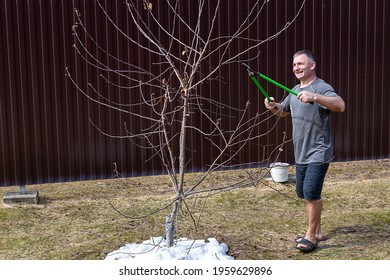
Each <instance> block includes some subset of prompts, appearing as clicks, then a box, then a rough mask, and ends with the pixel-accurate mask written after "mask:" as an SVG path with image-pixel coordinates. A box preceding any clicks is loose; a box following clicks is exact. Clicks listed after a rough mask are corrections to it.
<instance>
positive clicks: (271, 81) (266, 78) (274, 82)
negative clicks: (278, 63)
mask: <svg viewBox="0 0 390 280" xmlns="http://www.w3.org/2000/svg"><path fill="white" fill-rule="evenodd" d="M257 74H258V75H259V76H260V78H263V79H264V80H267V81H268V82H270V83H272V84H274V85H275V86H278V87H280V88H282V89H284V90H285V91H288V92H289V93H292V94H294V95H295V96H298V93H296V92H295V91H293V90H291V89H289V88H288V87H286V86H284V85H282V84H280V83H278V82H277V81H274V80H272V79H271V78H268V77H267V76H266V75H263V74H261V73H260V72H258V73H257Z"/></svg>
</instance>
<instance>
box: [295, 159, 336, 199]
mask: <svg viewBox="0 0 390 280" xmlns="http://www.w3.org/2000/svg"><path fill="white" fill-rule="evenodd" d="M328 167H329V163H310V164H296V166H295V168H296V179H297V185H296V191H297V196H298V197H299V198H303V199H307V200H317V199H321V193H322V186H323V184H324V179H325V175H326V172H327V171H328Z"/></svg>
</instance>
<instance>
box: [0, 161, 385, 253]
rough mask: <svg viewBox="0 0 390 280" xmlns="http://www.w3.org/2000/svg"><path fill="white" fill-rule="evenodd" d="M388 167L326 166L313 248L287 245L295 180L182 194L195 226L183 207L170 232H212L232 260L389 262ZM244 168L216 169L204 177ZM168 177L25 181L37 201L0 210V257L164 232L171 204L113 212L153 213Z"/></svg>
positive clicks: (300, 208) (294, 230) (112, 245)
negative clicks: (322, 236) (320, 236)
mask: <svg viewBox="0 0 390 280" xmlns="http://www.w3.org/2000/svg"><path fill="white" fill-rule="evenodd" d="M291 168H292V169H291V172H293V171H294V170H293V167H291ZM389 170H390V161H389V160H381V161H362V162H348V163H334V164H331V168H330V169H329V173H328V177H327V179H326V183H325V186H324V193H323V194H324V195H323V198H324V212H323V230H324V231H325V233H326V234H327V235H328V236H329V237H330V239H329V240H328V241H325V242H322V243H320V246H319V248H318V250H316V251H314V252H313V253H311V254H302V253H300V252H299V251H297V250H296V249H294V239H295V238H296V237H297V236H298V235H300V234H302V233H304V232H305V230H306V217H305V213H304V204H303V203H302V201H299V200H297V199H296V198H295V188H294V183H293V182H292V183H288V184H274V183H269V182H265V183H264V184H262V185H259V186H251V187H247V188H243V189H239V190H234V191H231V192H227V193H221V194H218V195H215V196H212V197H210V198H208V199H207V201H205V199H196V200H195V199H190V200H188V201H187V205H188V207H191V210H193V217H192V218H193V219H194V220H195V221H196V222H198V223H197V225H196V226H195V225H194V222H193V219H192V218H190V217H189V215H188V212H187V211H183V212H182V213H181V214H180V217H179V228H178V236H179V237H184V236H186V237H189V238H207V237H216V238H217V239H218V240H219V241H221V242H225V243H226V244H227V245H228V246H229V249H230V251H229V254H231V255H233V256H234V257H236V259H282V260H286V259H390V242H389V240H390V234H389V233H390V205H389V201H390V174H389ZM243 174H245V171H244V170H237V171H229V172H226V171H225V172H223V173H222V172H221V173H216V176H215V177H214V179H213V178H210V183H213V180H215V181H218V182H220V181H222V180H225V181H228V180H229V176H233V177H236V178H237V177H238V178H240V177H244V175H243ZM215 181H214V182H215ZM166 182H167V180H166V178H165V177H164V176H155V177H138V178H129V179H113V180H102V181H89V182H73V183H66V184H45V185H39V186H38V185H37V186H31V187H29V188H34V189H36V190H38V191H39V194H40V203H39V204H38V205H16V206H8V205H3V206H2V207H1V208H0V224H1V226H0V259H77V260H80V259H103V258H104V257H105V256H106V254H107V253H108V252H111V251H113V250H115V249H117V248H119V247H120V246H123V245H124V244H125V243H130V242H140V241H143V240H145V239H148V238H149V237H150V236H161V235H164V222H165V215H167V214H168V212H169V211H170V208H168V209H166V210H165V211H162V212H160V213H158V214H156V215H152V216H147V217H145V218H144V219H129V218H126V217H125V216H123V215H120V214H118V212H117V211H116V210H118V211H120V212H121V213H123V214H125V215H127V216H132V217H136V216H142V215H146V214H148V213H149V212H151V211H155V210H157V209H159V208H160V207H162V206H163V205H166V204H167V202H169V201H170V200H171V199H172V192H171V190H170V188H169V186H168V185H167V184H166ZM267 184H268V185H269V186H270V187H272V188H274V189H277V191H275V190H273V189H271V188H269V187H267V186H266V185H267ZM0 191H1V193H0V194H1V195H3V194H4V193H5V192H7V191H14V189H13V188H2V189H0ZM111 204H112V205H114V206H115V209H116V210H115V209H114V208H113V207H112V206H111Z"/></svg>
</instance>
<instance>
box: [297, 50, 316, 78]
mask: <svg viewBox="0 0 390 280" xmlns="http://www.w3.org/2000/svg"><path fill="white" fill-rule="evenodd" d="M315 68H316V63H315V62H314V61H313V60H312V59H310V58H309V57H308V56H307V55H305V54H300V55H297V56H296V57H294V60H293V71H294V74H295V77H297V79H298V80H300V81H301V83H306V82H311V81H312V80H314V79H315V77H316V72H315Z"/></svg>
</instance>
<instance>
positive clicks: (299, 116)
mask: <svg viewBox="0 0 390 280" xmlns="http://www.w3.org/2000/svg"><path fill="white" fill-rule="evenodd" d="M293 91H295V92H297V93H299V92H301V91H310V92H315V93H318V94H322V95H325V96H333V97H338V96H339V95H338V94H337V93H336V91H335V90H334V89H333V87H332V86H330V85H329V84H327V83H325V82H324V81H323V80H321V79H319V78H316V79H315V80H314V81H313V82H312V83H311V84H310V85H309V86H307V87H304V88H300V85H296V86H295V87H294V88H293ZM282 104H283V110H284V111H285V112H289V113H290V114H291V118H292V127H293V134H292V137H293V142H294V155H295V162H296V163H297V164H308V163H323V162H330V161H331V160H332V156H333V145H332V138H331V135H330V110H328V109H327V108H326V107H324V106H322V105H320V104H318V103H314V104H310V103H304V102H302V101H300V100H299V99H298V98H297V96H295V95H293V94H291V93H290V94H289V95H288V96H287V97H286V98H285V99H284V100H283V102H282Z"/></svg>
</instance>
